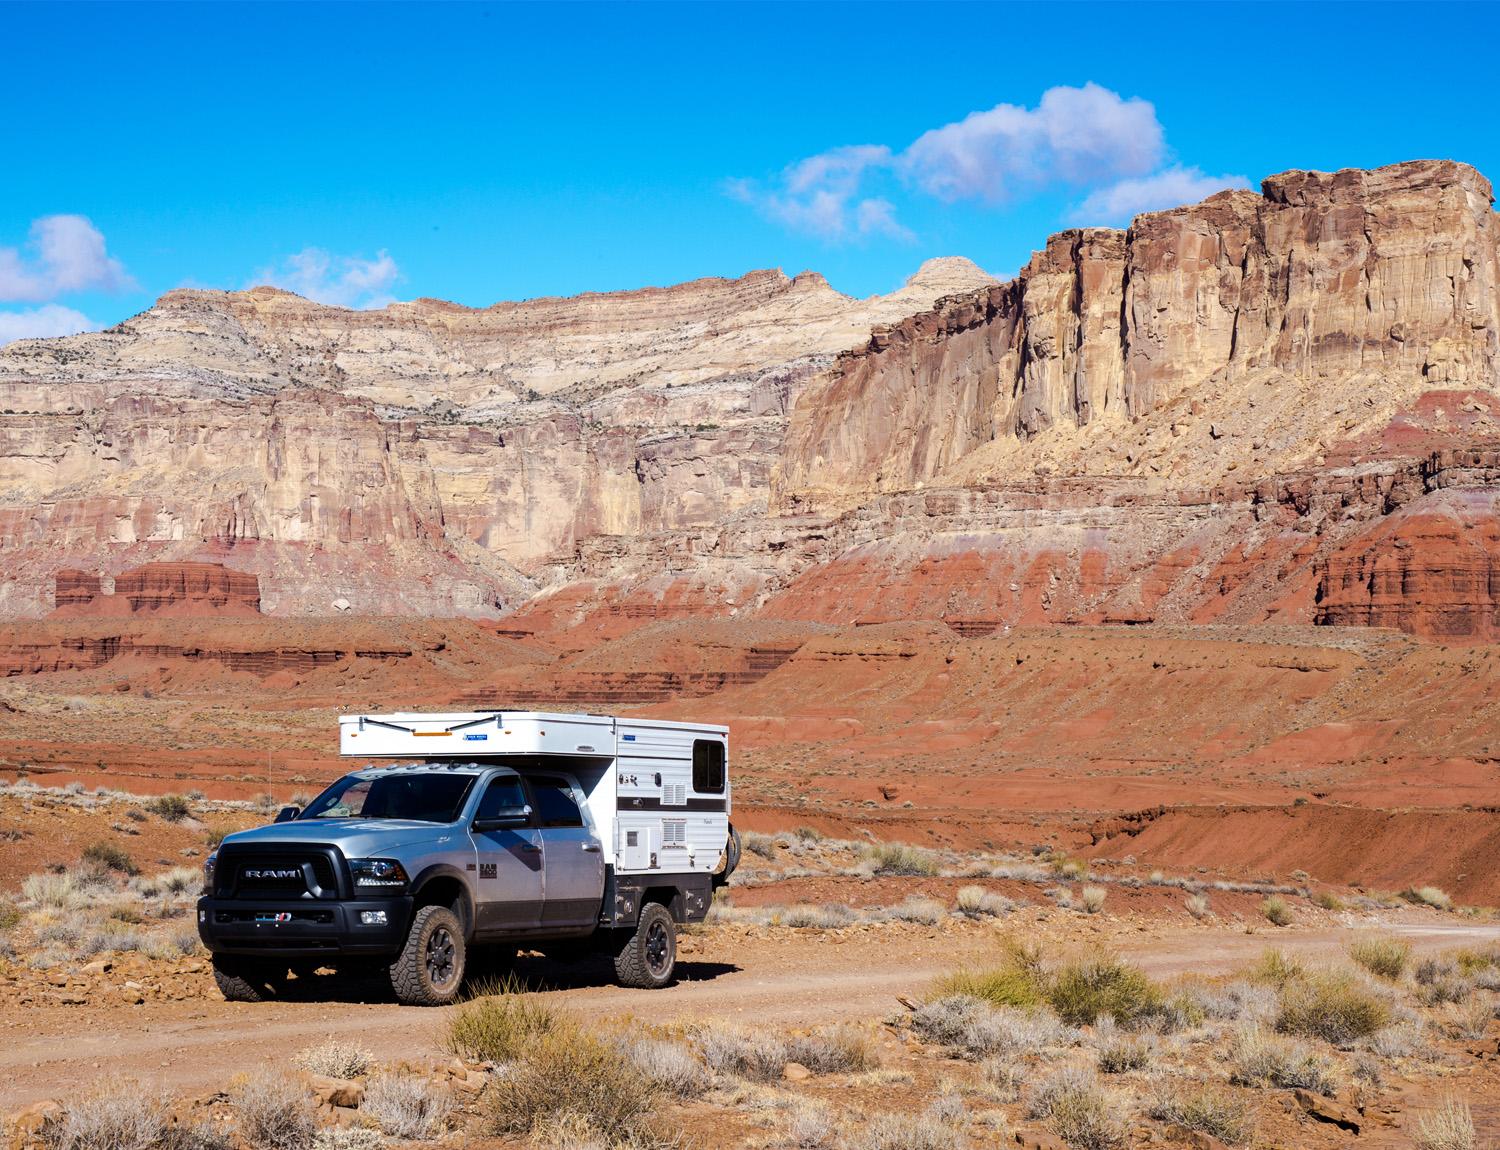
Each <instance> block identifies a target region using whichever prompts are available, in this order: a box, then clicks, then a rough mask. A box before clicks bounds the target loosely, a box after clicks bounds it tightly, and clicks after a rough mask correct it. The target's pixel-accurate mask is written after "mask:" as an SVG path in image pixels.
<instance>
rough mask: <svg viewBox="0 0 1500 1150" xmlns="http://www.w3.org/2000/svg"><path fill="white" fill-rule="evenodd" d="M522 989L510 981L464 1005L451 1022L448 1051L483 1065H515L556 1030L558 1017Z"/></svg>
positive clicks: (499, 984)
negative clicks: (504, 1063) (498, 1063)
mask: <svg viewBox="0 0 1500 1150" xmlns="http://www.w3.org/2000/svg"><path fill="white" fill-rule="evenodd" d="M519 986H520V984H519V983H517V982H516V981H515V980H514V979H509V980H506V981H504V982H502V983H498V984H496V985H494V986H492V987H488V988H484V989H482V990H481V994H482V995H483V997H479V998H475V999H473V1000H472V1001H470V1002H466V1003H464V1004H463V1005H462V1006H460V1007H459V1008H458V1011H457V1012H456V1013H455V1014H454V1015H453V1018H452V1019H451V1020H450V1021H449V1023H448V1033H447V1035H446V1036H445V1043H444V1044H445V1046H446V1048H447V1049H448V1051H449V1052H450V1053H452V1054H457V1055H459V1056H460V1057H463V1058H473V1059H476V1060H478V1061H481V1062H512V1061H514V1060H515V1059H517V1058H519V1057H521V1055H523V1054H525V1053H526V1051H527V1050H529V1049H530V1048H531V1047H532V1046H533V1045H535V1044H536V1042H537V1041H539V1040H540V1039H542V1038H545V1037H546V1036H547V1035H548V1034H549V1033H551V1032H552V1031H553V1030H554V1029H556V1027H557V1026H558V1024H559V1022H558V1017H557V1015H556V1014H555V1013H554V1012H553V1011H552V1010H550V1009H549V1008H548V1007H546V1006H544V1005H543V1004H541V1003H539V1002H537V1001H535V1000H534V999H532V998H531V997H530V996H529V995H527V994H526V993H525V992H524V991H522V990H520V988H519Z"/></svg>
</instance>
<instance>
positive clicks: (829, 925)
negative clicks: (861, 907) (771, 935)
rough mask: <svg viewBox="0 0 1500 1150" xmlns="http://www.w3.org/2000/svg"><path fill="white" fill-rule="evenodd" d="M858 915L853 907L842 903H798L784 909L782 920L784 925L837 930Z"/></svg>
mask: <svg viewBox="0 0 1500 1150" xmlns="http://www.w3.org/2000/svg"><path fill="white" fill-rule="evenodd" d="M858 917H859V916H858V915H857V914H855V912H854V910H853V908H852V907H847V906H844V905H842V904H840V903H825V904H823V905H822V906H809V905H808V904H806V903H798V904H796V905H795V906H789V907H787V908H786V910H784V911H782V912H781V915H780V921H781V925H782V926H792V927H798V928H801V929H810V930H837V929H838V928H839V927H841V926H848V925H849V924H850V923H851V922H854V921H855V920H856V919H857V918H858Z"/></svg>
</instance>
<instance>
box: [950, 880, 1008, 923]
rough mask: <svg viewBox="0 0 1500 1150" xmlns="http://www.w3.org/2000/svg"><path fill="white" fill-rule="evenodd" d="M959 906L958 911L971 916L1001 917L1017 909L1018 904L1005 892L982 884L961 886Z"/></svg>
mask: <svg viewBox="0 0 1500 1150" xmlns="http://www.w3.org/2000/svg"><path fill="white" fill-rule="evenodd" d="M957 906H958V913H959V914H963V915H967V916H968V917H969V918H1000V917H1001V916H1002V915H1007V914H1009V913H1010V912H1011V911H1013V910H1015V909H1016V904H1015V903H1013V902H1011V900H1010V899H1008V898H1006V897H1005V896H1004V895H1003V894H996V893H995V892H994V891H992V890H985V889H984V887H982V886H962V887H959V888H958V896H957Z"/></svg>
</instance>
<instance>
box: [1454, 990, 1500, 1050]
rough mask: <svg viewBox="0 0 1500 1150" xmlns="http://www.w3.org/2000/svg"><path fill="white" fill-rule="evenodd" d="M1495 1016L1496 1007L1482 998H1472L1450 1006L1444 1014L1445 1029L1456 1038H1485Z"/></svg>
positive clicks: (1469, 1039)
mask: <svg viewBox="0 0 1500 1150" xmlns="http://www.w3.org/2000/svg"><path fill="white" fill-rule="evenodd" d="M1494 1017H1495V1009H1494V1007H1492V1006H1491V1005H1490V1004H1489V1003H1488V1002H1486V1001H1484V1000H1483V999H1480V998H1471V999H1470V1000H1469V1001H1468V1002H1466V1003H1463V1004H1461V1005H1454V1006H1450V1007H1448V1009H1447V1011H1446V1013H1445V1014H1444V1015H1443V1029H1444V1030H1446V1031H1447V1032H1448V1033H1449V1034H1451V1035H1452V1036H1453V1037H1454V1038H1462V1039H1465V1040H1467V1041H1470V1042H1472V1041H1474V1040H1475V1039H1479V1038H1483V1037H1484V1035H1485V1031H1487V1030H1488V1029H1489V1028H1490V1021H1491V1020H1492V1019H1493V1018H1494Z"/></svg>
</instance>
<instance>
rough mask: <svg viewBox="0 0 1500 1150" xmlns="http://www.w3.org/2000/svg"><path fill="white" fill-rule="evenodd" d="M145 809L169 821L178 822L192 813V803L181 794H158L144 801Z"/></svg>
mask: <svg viewBox="0 0 1500 1150" xmlns="http://www.w3.org/2000/svg"><path fill="white" fill-rule="evenodd" d="M146 809H147V810H148V811H150V812H151V813H152V814H153V815H155V816H156V817H157V818H159V819H165V820H166V821H167V822H169V823H180V822H181V821H182V820H183V819H185V818H187V817H188V815H190V814H192V813H193V808H192V805H191V804H190V803H189V802H188V801H187V799H185V798H183V797H182V796H181V795H158V796H157V797H156V798H154V799H150V800H149V801H148V802H147V803H146Z"/></svg>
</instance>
